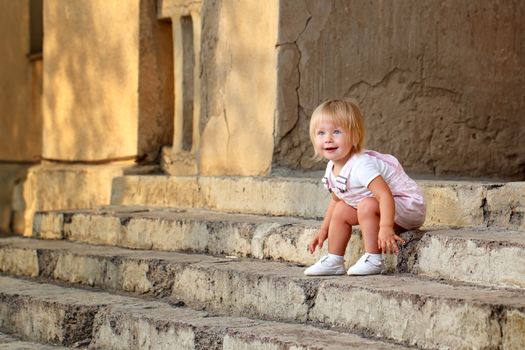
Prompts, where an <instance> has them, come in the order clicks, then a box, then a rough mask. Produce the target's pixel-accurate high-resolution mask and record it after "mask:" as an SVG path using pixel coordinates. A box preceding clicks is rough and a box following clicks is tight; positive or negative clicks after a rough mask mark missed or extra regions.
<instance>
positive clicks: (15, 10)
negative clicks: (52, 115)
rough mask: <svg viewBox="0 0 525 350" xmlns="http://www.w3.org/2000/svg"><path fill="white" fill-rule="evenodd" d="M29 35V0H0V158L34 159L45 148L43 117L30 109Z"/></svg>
mask: <svg viewBox="0 0 525 350" xmlns="http://www.w3.org/2000/svg"><path fill="white" fill-rule="evenodd" d="M29 35H30V34H29V1H26V0H23V1H10V0H0V132H1V134H0V162H2V161H3V162H6V161H7V162H10V161H15V162H20V161H34V160H35V159H37V158H38V157H39V156H40V154H41V150H42V135H41V132H42V128H41V124H42V120H41V117H40V116H39V115H33V114H32V110H31V106H32V103H31V99H32V90H31V85H32V79H33V77H32V64H31V62H30V60H29V58H28V54H29ZM37 65H38V64H37ZM38 68H39V66H37V67H35V70H37V71H38ZM35 74H37V75H38V72H35ZM0 176H1V175H0Z"/></svg>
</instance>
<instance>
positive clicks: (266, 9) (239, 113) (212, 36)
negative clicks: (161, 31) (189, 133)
mask: <svg viewBox="0 0 525 350" xmlns="http://www.w3.org/2000/svg"><path fill="white" fill-rule="evenodd" d="M202 18H203V28H202V29H203V30H202V40H203V41H202V48H201V50H202V51H201V52H202V55H201V57H202V69H203V75H202V97H201V101H202V120H201V135H202V136H201V153H200V172H201V174H203V175H233V174H235V175H265V174H267V173H268V172H269V171H270V167H271V163H272V154H273V141H274V140H273V129H274V114H275V106H276V98H277V97H276V93H277V89H276V86H277V81H276V79H277V78H276V77H277V75H276V65H277V57H276V54H275V43H276V41H277V30H278V25H277V20H278V2H277V1H229V0H227V1H221V0H216V1H206V2H204V4H203V9H202Z"/></svg>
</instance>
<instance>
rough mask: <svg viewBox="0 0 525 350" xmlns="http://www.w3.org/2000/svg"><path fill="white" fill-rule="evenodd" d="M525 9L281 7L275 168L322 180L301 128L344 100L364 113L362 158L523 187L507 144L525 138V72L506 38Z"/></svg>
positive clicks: (448, 4)
mask: <svg viewBox="0 0 525 350" xmlns="http://www.w3.org/2000/svg"><path fill="white" fill-rule="evenodd" d="M524 10H525V4H521V3H520V4H519V5H516V4H512V5H511V4H509V3H507V2H505V1H496V2H488V1H481V2H476V4H463V3H458V2H454V1H445V2H435V1H430V0H429V1H423V2H421V1H420V2H417V3H395V4H394V3H388V4H384V3H381V2H358V1H345V2H338V1H335V0H332V1H323V2H322V5H320V3H319V2H315V1H308V0H304V1H295V2H292V4H288V3H286V2H283V4H282V5H281V8H280V15H279V16H280V19H279V21H280V23H281V26H280V32H279V41H278V46H277V50H278V55H279V62H280V66H279V70H278V74H279V77H278V79H279V81H280V82H281V83H282V84H280V86H281V88H280V93H279V95H280V96H284V97H286V98H283V100H282V101H280V100H278V101H279V102H278V114H277V116H278V118H277V120H276V127H275V130H276V131H275V135H274V138H275V147H274V160H273V166H274V167H289V168H294V169H322V168H323V164H322V163H316V162H314V161H313V160H312V159H311V158H312V156H313V150H312V148H311V146H310V141H309V138H308V131H307V129H308V128H307V126H308V120H309V117H310V115H311V113H312V111H313V109H314V108H315V107H316V106H317V105H318V104H319V103H320V102H321V101H322V100H324V99H327V98H333V97H351V98H355V99H357V100H358V101H359V103H360V105H361V107H362V109H363V110H364V115H365V122H366V125H367V130H368V139H367V147H369V148H371V149H376V150H378V151H381V152H385V153H392V154H394V155H396V156H397V157H398V158H399V159H400V161H401V163H402V164H403V165H404V167H405V168H406V169H407V170H408V171H411V172H417V173H427V174H434V175H463V176H487V177H495V178H507V179H521V178H523V171H524V167H523V166H524V164H525V149H524V148H523V147H519V145H518V144H517V143H516V141H515V140H521V139H523V138H525V129H524V128H523V127H521V126H522V122H521V119H520V117H519V116H520V111H521V110H522V109H523V107H524V105H523V102H522V101H523V99H522V98H521V96H522V95H523V91H524V90H523V84H522V82H521V80H520V79H521V78H520V77H521V76H522V75H523V69H524V67H523V65H522V64H521V63H520V62H521V61H520V59H519V57H522V56H523V52H521V51H522V50H521V49H520V47H519V45H518V46H516V41H515V40H514V38H515V37H516V35H519V34H517V33H520V34H521V36H523V35H525V33H524V32H523V28H521V27H519V24H518V23H519V21H520V18H521V17H520V15H518V16H517V15H516V14H517V13H519V14H523V11H524ZM502 19H505V20H506V21H507V22H506V23H508V25H507V24H505V25H504V24H503V22H502ZM460 23H461V24H460ZM478 23H485V24H486V25H484V26H483V27H480V26H479V25H478ZM517 28H521V29H517ZM495 33H498V34H497V39H496V38H495V37H494V36H495V35H496V34H495ZM494 40H496V41H497V47H498V50H500V51H498V52H497V53H495V51H494V50H492V49H489V47H490V46H491V44H490V43H493V42H494ZM520 50H521V51H520ZM487 86H490V87H491V88H490V89H489V88H486V87H487ZM496 101H497V102H496ZM480 150H484V151H483V152H480ZM422 160H423V161H422Z"/></svg>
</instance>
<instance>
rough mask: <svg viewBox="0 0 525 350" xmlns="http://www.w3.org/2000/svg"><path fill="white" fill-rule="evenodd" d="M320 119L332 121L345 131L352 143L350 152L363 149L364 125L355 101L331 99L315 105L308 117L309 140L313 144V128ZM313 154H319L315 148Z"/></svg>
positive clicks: (314, 128)
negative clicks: (310, 115)
mask: <svg viewBox="0 0 525 350" xmlns="http://www.w3.org/2000/svg"><path fill="white" fill-rule="evenodd" d="M322 121H329V122H332V123H333V124H334V125H337V126H338V127H340V128H342V129H343V130H344V131H345V132H346V133H347V135H348V137H349V141H350V143H351V144H352V150H351V151H350V153H351V154H354V153H359V152H361V151H362V150H363V147H364V141H365V127H364V122H363V115H362V114H361V110H360V109H359V106H358V105H357V103H356V102H354V101H351V100H338V99H333V100H328V101H325V102H323V103H321V104H320V105H319V106H317V108H316V109H315V110H314V112H313V113H312V118H311V119H310V141H312V144H314V145H315V136H316V135H315V130H316V129H317V127H318V125H319V124H320V123H321V122H322ZM314 150H315V147H314ZM315 156H316V157H318V156H319V154H317V150H315Z"/></svg>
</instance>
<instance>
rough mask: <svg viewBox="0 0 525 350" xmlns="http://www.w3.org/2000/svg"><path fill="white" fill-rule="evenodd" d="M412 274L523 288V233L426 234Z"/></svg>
mask: <svg viewBox="0 0 525 350" xmlns="http://www.w3.org/2000/svg"><path fill="white" fill-rule="evenodd" d="M417 254H418V258H417V262H416V263H415V264H414V265H413V266H412V268H411V270H410V271H411V272H413V273H419V274H424V275H428V276H431V277H434V278H445V279H448V280H456V281H464V282H470V283H476V284H483V285H493V286H499V287H514V288H525V233H524V232H517V231H506V230H496V229H488V228H478V229H475V230H474V229H462V230H442V231H428V232H427V234H426V235H425V236H423V238H422V239H421V240H420V241H419V243H418V248H417Z"/></svg>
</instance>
